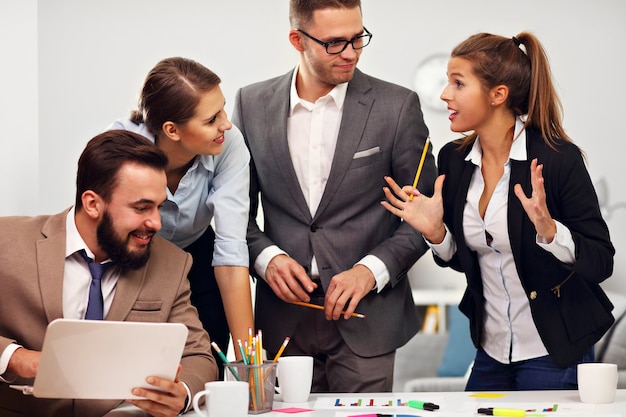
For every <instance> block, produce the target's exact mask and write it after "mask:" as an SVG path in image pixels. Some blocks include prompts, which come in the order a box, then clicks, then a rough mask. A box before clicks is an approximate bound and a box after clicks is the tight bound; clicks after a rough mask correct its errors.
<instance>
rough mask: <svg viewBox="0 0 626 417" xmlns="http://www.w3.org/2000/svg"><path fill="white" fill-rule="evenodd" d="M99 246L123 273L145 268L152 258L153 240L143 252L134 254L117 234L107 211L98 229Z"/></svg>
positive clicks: (126, 242)
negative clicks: (151, 247)
mask: <svg viewBox="0 0 626 417" xmlns="http://www.w3.org/2000/svg"><path fill="white" fill-rule="evenodd" d="M96 235H97V238H98V245H99V246H100V248H102V250H104V251H105V252H106V254H107V255H109V258H110V259H111V260H112V261H113V262H115V264H116V265H117V266H119V267H120V268H121V270H122V271H125V270H135V269H139V268H141V267H143V266H144V265H145V264H146V263H147V262H148V259H149V258H150V245H151V244H152V240H151V241H150V243H148V245H147V246H146V248H145V250H144V251H143V252H138V253H134V252H131V251H129V250H128V240H129V237H127V238H126V240H124V239H122V238H120V237H118V236H117V235H116V233H115V227H114V225H113V219H112V218H111V216H110V215H109V212H108V211H106V210H105V212H104V213H103V214H102V220H101V221H100V224H98V228H97V229H96Z"/></svg>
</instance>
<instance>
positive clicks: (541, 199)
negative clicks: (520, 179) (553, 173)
mask: <svg viewBox="0 0 626 417" xmlns="http://www.w3.org/2000/svg"><path fill="white" fill-rule="evenodd" d="M530 184H531V185H532V188H533V192H532V194H531V196H530V198H527V197H526V194H524V190H523V189H522V186H521V185H520V184H515V187H514V191H515V195H516V196H517V198H518V199H519V201H520V202H521V203H522V206H523V207H524V211H526V214H527V215H528V218H529V219H530V221H531V222H532V223H533V224H534V225H535V230H536V231H537V234H538V235H539V236H542V237H543V238H544V239H546V241H547V242H548V243H551V242H552V240H553V239H554V235H555V234H556V223H555V222H554V219H552V216H551V215H550V212H549V211H548V206H547V204H546V189H545V188H544V179H543V164H541V165H537V158H535V159H533V160H532V162H531V163H530Z"/></svg>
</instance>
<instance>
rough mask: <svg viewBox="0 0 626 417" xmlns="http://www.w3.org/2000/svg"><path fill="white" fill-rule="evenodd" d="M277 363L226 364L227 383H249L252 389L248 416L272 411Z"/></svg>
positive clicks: (241, 362) (240, 362) (238, 362)
mask: <svg viewBox="0 0 626 417" xmlns="http://www.w3.org/2000/svg"><path fill="white" fill-rule="evenodd" d="M277 365H278V363H277V362H274V361H264V362H263V363H254V361H253V363H248V364H247V363H244V362H243V361H237V362H230V363H228V364H226V363H225V364H224V375H225V379H226V380H227V381H237V380H239V381H247V382H248V386H249V389H250V395H249V401H248V414H261V413H267V412H269V411H272V403H273V402H274V389H275V385H276V366H277Z"/></svg>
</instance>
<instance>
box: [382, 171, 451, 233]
mask: <svg viewBox="0 0 626 417" xmlns="http://www.w3.org/2000/svg"><path fill="white" fill-rule="evenodd" d="M444 179H445V175H440V176H439V177H437V179H436V180H435V191H434V194H433V196H432V197H427V196H425V195H423V194H421V193H420V192H419V191H418V190H417V189H416V188H413V187H412V186H409V185H405V186H404V187H403V188H400V186H399V185H398V184H397V183H396V182H395V181H394V180H393V178H391V177H385V181H386V182H387V184H389V187H384V188H383V191H384V193H385V197H387V200H388V201H382V202H381V204H382V206H383V207H385V208H386V209H387V210H389V211H390V212H391V213H393V214H395V215H396V216H398V217H400V218H401V219H402V220H404V221H405V222H407V223H408V224H410V225H411V226H412V227H413V228H414V229H415V230H417V231H418V232H420V233H421V234H422V235H423V236H424V237H425V238H426V239H428V241H430V242H432V243H434V244H437V243H441V241H443V238H444V237H445V233H446V230H445V226H444V224H443V198H442V190H443V182H444ZM411 196H413V198H411Z"/></svg>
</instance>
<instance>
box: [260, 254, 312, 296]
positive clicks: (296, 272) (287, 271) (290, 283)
mask: <svg viewBox="0 0 626 417" xmlns="http://www.w3.org/2000/svg"><path fill="white" fill-rule="evenodd" d="M265 280H266V281H267V284H268V285H269V286H270V288H271V289H272V291H274V294H276V296H277V297H278V298H280V299H281V300H283V301H285V302H287V303H291V302H294V301H305V302H309V301H310V300H311V297H309V294H308V293H311V292H313V290H315V288H317V284H316V283H314V282H313V281H311V278H309V276H308V275H307V274H306V271H305V270H304V268H303V267H302V265H300V264H299V263H297V262H296V261H295V260H293V258H290V257H289V256H287V255H277V256H275V257H273V258H272V260H271V261H270V263H269V264H268V265H267V269H266V271H265ZM303 288H304V289H303ZM305 290H306V291H305Z"/></svg>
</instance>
